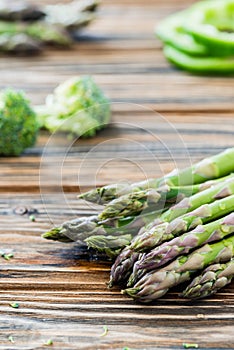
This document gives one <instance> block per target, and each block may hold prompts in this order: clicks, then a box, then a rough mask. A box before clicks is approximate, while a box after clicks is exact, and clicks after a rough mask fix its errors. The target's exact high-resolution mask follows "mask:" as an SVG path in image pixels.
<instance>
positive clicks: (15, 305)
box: [9, 303, 20, 309]
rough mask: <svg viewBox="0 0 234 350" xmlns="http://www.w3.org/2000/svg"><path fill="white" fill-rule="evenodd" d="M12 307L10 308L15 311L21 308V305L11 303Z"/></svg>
mask: <svg viewBox="0 0 234 350" xmlns="http://www.w3.org/2000/svg"><path fill="white" fill-rule="evenodd" d="M9 305H10V307H12V308H13V309H18V308H19V306H20V305H19V303H11V304H9Z"/></svg>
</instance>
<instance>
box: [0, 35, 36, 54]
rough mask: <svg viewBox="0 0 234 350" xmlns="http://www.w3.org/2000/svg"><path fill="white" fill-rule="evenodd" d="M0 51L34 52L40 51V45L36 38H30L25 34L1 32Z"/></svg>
mask: <svg viewBox="0 0 234 350" xmlns="http://www.w3.org/2000/svg"><path fill="white" fill-rule="evenodd" d="M0 51H1V52H7V53H17V54H18V53H19V54H26V53H30V54H35V53H39V52H40V51H41V45H40V43H38V41H37V40H34V39H32V38H31V37H30V36H28V35H26V34H23V33H21V34H15V35H12V34H9V33H6V34H1V35H0Z"/></svg>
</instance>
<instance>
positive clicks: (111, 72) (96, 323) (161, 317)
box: [0, 0, 234, 350]
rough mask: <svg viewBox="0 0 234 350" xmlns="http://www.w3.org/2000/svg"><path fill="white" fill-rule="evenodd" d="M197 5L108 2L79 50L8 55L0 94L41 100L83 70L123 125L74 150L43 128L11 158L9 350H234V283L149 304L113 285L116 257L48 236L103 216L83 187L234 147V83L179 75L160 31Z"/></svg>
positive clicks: (4, 166) (4, 241)
mask: <svg viewBox="0 0 234 350" xmlns="http://www.w3.org/2000/svg"><path fill="white" fill-rule="evenodd" d="M43 2H44V3H45V2H46V1H43ZM50 2H54V3H56V1H55V0H54V1H50ZM192 2H194V1H185V0H180V1H179V0H177V1H176V0H164V1H160V0H148V1H145V2H144V1H142V0H135V1H133V0H121V1H107V0H103V2H102V6H101V7H100V12H99V18H98V19H97V20H96V22H95V23H94V24H92V25H91V26H90V27H89V28H87V29H86V30H85V31H84V32H83V33H82V35H81V40H80V42H79V43H78V44H77V45H76V46H75V47H74V49H73V50H69V51H67V52H64V51H59V50H57V51H56V50H50V51H47V52H46V53H45V54H44V55H43V56H41V57H33V58H31V57H30V58H18V57H11V58H6V57H1V58H0V69H1V82H0V88H3V87H6V86H13V87H15V88H22V89H24V90H26V92H27V94H28V96H29V97H30V98H31V99H32V101H33V102H34V103H42V102H43V99H44V98H45V96H46V94H47V93H49V92H50V91H51V89H53V88H54V87H55V86H56V84H58V83H59V82H61V81H63V80H64V79H66V78H68V77H70V76H73V75H75V74H92V75H94V77H95V79H96V81H97V82H98V83H99V84H100V85H101V86H102V88H103V89H104V90H105V92H106V94H107V95H108V96H109V97H110V98H111V100H112V101H113V107H112V109H113V119H112V121H113V123H112V124H111V125H110V126H109V127H108V128H106V129H105V130H103V131H102V132H100V133H99V134H98V135H97V137H96V138H94V139H91V140H89V139H88V140H84V139H83V140H77V141H76V142H75V143H74V145H72V147H70V146H71V145H70V144H69V141H68V140H67V139H66V138H65V137H64V136H63V135H54V136H53V137H50V136H49V135H48V133H46V132H43V133H41V135H40V138H39V140H38V143H37V145H36V147H34V148H32V149H30V150H28V151H27V152H26V153H25V155H23V156H21V157H19V158H1V159H0V169H1V171H0V192H1V196H0V240H1V249H13V250H14V255H15V256H14V258H13V259H11V260H10V261H5V260H4V259H3V258H1V261H0V264H1V265H0V286H1V287H0V349H4V350H6V349H44V348H45V346H43V343H44V342H46V341H47V340H48V339H53V341H54V345H53V348H55V349H62V350H63V349H64V350H65V349H67V350H70V349H86V350H88V349H95V350H97V349H108V350H109V349H118V350H121V349H123V348H124V347H125V346H126V347H129V348H130V349H139V350H140V349H141V350H143V349H147V350H149V349H151V350H154V349H164V350H165V349H182V348H183V343H197V344H199V347H200V348H201V349H234V335H233V319H234V313H233V307H234V285H233V283H232V284H231V285H229V286H227V287H226V288H224V289H223V290H222V291H221V292H219V293H217V294H216V295H215V296H214V297H211V298H208V299H206V300H203V301H197V302H194V303H190V302H186V301H184V300H182V299H180V298H179V296H178V292H179V290H172V292H171V293H169V294H168V295H166V296H165V297H164V298H162V299H161V300H159V301H158V302H156V303H154V304H153V305H152V306H142V305H139V304H135V303H134V302H133V301H131V300H130V299H128V298H127V297H125V296H123V295H121V294H120V291H119V289H118V288H114V289H113V290H108V289H107V287H106V284H105V283H106V282H107V281H108V277H109V268H110V262H108V261H104V260H100V257H97V256H96V257H95V256H94V257H93V256H92V254H91V253H89V252H87V251H86V250H85V249H81V248H79V247H78V246H77V245H76V244H63V243H54V242H48V241H45V240H43V239H42V238H41V237H40V235H41V233H42V232H44V231H45V230H46V229H48V228H49V227H51V226H52V225H55V224H59V223H60V222H62V221H64V220H67V219H69V218H74V217H76V216H82V215H90V214H93V213H95V211H96V210H97V207H95V206H93V205H86V204H84V203H81V202H78V201H77V200H76V193H78V192H79V191H81V192H82V191H85V190H86V189H88V188H90V187H92V186H95V185H102V184H105V183H110V182H116V181H123V180H124V181H136V180H140V179H144V178H146V177H153V176H160V175H161V174H162V173H164V172H168V171H170V170H172V169H173V168H174V167H175V166H185V165H189V164H190V163H191V162H194V161H196V160H198V159H200V158H202V157H204V156H206V155H208V154H214V153H216V152H219V151H221V150H223V149H225V148H226V147H229V146H232V147H233V146H234V141H233V134H234V119H233V112H234V82H233V78H222V77H219V78H215V77H199V76H193V75H190V74H188V73H185V72H181V71H179V70H177V69H175V68H174V67H172V66H170V65H169V64H168V63H167V62H166V61H165V59H164V57H163V54H162V52H161V44H160V42H159V41H158V40H156V39H155V38H154V35H153V28H154V25H155V24H156V23H157V22H158V21H159V20H160V19H161V18H163V17H165V16H166V15H168V14H169V13H172V12H173V11H175V10H177V9H181V8H184V7H185V6H187V5H188V4H190V3H192ZM156 111H157V112H159V113H160V114H161V116H160V115H158V114H157V113H156ZM47 142H48V144H47V147H45V145H46V143H47ZM40 192H41V193H40ZM19 209H20V210H22V209H27V213H25V214H24V215H19V214H17V213H19V212H20V210H19ZM29 213H34V215H35V217H36V221H35V222H31V221H30V220H29ZM12 302H19V304H20V307H19V308H18V309H14V308H11V307H10V306H9V303H12ZM103 326H107V327H108V330H109V331H108V334H107V335H106V336H104V337H102V336H100V335H101V334H102V333H103ZM9 336H13V339H14V341H15V342H14V343H11V341H10V340H9V338H8V337H9Z"/></svg>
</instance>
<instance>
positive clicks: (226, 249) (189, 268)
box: [122, 235, 234, 303]
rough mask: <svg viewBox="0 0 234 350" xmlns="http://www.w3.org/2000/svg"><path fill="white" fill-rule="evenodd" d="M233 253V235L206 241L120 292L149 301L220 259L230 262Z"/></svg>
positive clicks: (139, 299)
mask: <svg viewBox="0 0 234 350" xmlns="http://www.w3.org/2000/svg"><path fill="white" fill-rule="evenodd" d="M233 255H234V235H232V236H230V237H228V238H226V239H222V240H221V241H219V242H216V243H213V244H206V245H204V246H202V247H201V248H199V249H197V250H195V251H194V252H193V253H191V254H188V255H181V256H180V257H178V258H177V259H176V260H174V261H173V262H172V263H170V264H169V265H167V266H165V267H164V268H162V269H159V270H156V271H154V270H153V271H150V272H149V273H147V274H146V275H144V276H143V277H142V278H141V279H140V280H139V281H138V282H137V283H136V284H135V285H134V287H132V288H128V289H125V290H123V291H122V293H124V294H128V295H129V296H131V297H132V298H134V299H136V300H138V301H140V302H145V303H147V302H151V301H152V300H155V299H157V298H160V297H162V296H163V295H164V294H166V292H167V291H168V290H169V289H170V288H172V287H174V286H176V285H178V284H180V283H183V282H186V281H188V280H189V279H190V278H191V277H192V276H193V274H194V273H195V272H197V271H199V270H202V269H204V268H205V267H207V266H209V265H211V264H214V263H219V262H226V261H229V260H230V259H231V258H232V257H233Z"/></svg>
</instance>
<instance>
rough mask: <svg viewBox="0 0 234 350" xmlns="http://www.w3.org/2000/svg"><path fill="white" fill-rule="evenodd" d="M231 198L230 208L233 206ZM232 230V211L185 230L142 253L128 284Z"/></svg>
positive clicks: (233, 225)
mask: <svg viewBox="0 0 234 350" xmlns="http://www.w3.org/2000/svg"><path fill="white" fill-rule="evenodd" d="M233 199H234V196H233V198H232V208H233V207H234V202H233ZM233 232H234V213H231V214H229V215H227V216H225V217H224V218H222V219H219V220H216V221H212V222H211V223H209V224H207V225H198V226H197V227H196V228H195V229H194V230H192V231H190V232H186V233H184V234H183V235H181V236H179V237H176V238H174V239H172V240H170V241H169V242H165V243H164V244H162V245H160V246H159V247H156V248H155V249H153V250H151V251H150V252H149V253H147V254H144V255H143V256H142V258H141V259H140V260H138V261H137V262H136V263H135V265H134V268H133V273H132V275H131V276H130V278H129V283H128V286H131V285H133V284H135V283H136V282H137V281H138V280H139V278H140V277H141V276H142V275H144V274H145V273H147V271H150V270H156V269H157V268H158V267H160V266H162V265H166V264H167V263H168V262H170V261H171V260H173V259H174V258H176V257H177V256H178V255H181V254H187V253H189V252H190V251H191V250H192V249H194V248H197V247H200V246H202V245H204V244H205V243H210V242H213V241H218V240H221V239H222V238H224V237H226V236H228V235H230V234H231V233H233Z"/></svg>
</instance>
